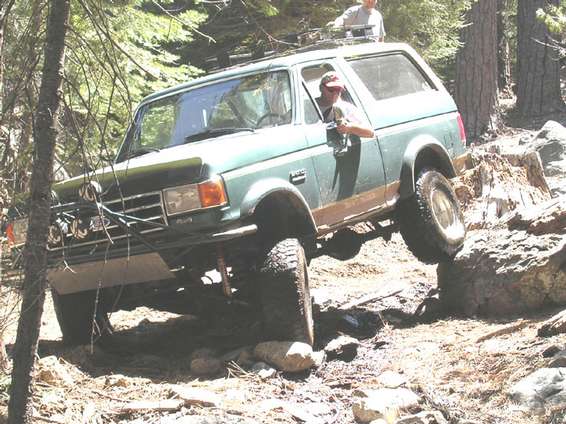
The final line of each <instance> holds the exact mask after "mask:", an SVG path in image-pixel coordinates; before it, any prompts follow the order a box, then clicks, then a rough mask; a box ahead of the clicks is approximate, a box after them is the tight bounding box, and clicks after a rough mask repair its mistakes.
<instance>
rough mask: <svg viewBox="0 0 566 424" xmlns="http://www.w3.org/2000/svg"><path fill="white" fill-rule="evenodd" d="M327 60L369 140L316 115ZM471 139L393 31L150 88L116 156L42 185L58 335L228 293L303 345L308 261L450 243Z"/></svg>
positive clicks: (424, 252) (427, 249)
mask: <svg viewBox="0 0 566 424" xmlns="http://www.w3.org/2000/svg"><path fill="white" fill-rule="evenodd" d="M328 71H335V72H337V73H338V75H339V76H340V78H341V79H342V81H344V82H345V86H346V90H345V91H344V93H343V96H342V98H343V99H344V100H346V101H349V102H351V103H353V104H354V105H356V106H357V107H358V108H359V109H360V111H361V112H362V114H363V115H364V119H367V123H368V124H369V125H371V127H372V128H373V129H375V137H373V138H359V137H356V136H350V137H349V140H346V142H344V140H343V138H342V137H341V136H340V135H339V134H338V133H337V131H336V129H335V126H333V125H332V124H329V123H325V122H323V119H322V115H321V111H320V109H319V107H318V105H317V102H316V100H315V99H316V98H317V96H319V94H320V92H319V81H320V78H321V76H322V75H323V74H325V73H326V72H328ZM465 144H466V140H465V134H464V130H463V125H462V120H461V118H460V115H459V113H458V111H457V108H456V105H455V103H454V101H453V100H452V98H451V97H450V95H449V93H448V92H447V91H446V89H445V88H444V87H443V85H442V83H441V81H440V80H439V79H438V78H437V77H436V76H435V75H434V73H433V72H432V70H431V69H430V68H429V66H427V64H426V63H425V62H424V61H423V60H422V59H421V58H420V57H419V56H418V55H417V54H416V53H415V51H414V50H413V49H411V48H410V47H408V46H407V45H404V44H392V43H375V42H370V43H361V44H359V43H358V44H349V45H346V44H345V43H343V45H337V44H336V43H334V44H333V46H332V47H330V48H329V47H326V48H324V47H320V48H313V47H310V48H308V49H304V51H301V50H298V51H294V52H293V53H292V54H289V53H287V54H285V55H280V56H277V57H271V58H267V59H262V60H259V61H256V62H254V63H249V64H245V65H240V66H234V67H232V68H229V69H224V70H222V71H219V72H215V73H211V74H209V75H207V76H204V77H202V78H198V79H195V80H192V81H190V82H188V83H186V84H182V85H179V86H176V87H172V88H170V89H167V90H164V91H161V92H158V93H155V94H152V95H151V96H149V97H147V98H146V99H144V100H143V101H142V102H141V104H140V105H139V107H138V108H137V111H136V113H135V118H134V120H133V122H132V123H131V125H130V127H129V129H128V131H127V135H126V137H125V140H124V142H123V144H122V146H121V148H120V150H119V152H118V154H117V157H116V159H115V161H114V163H113V164H112V165H111V166H109V167H107V168H104V169H101V170H97V171H96V172H93V173H90V174H88V175H86V174H85V175H82V176H79V177H75V178H72V179H70V180H67V181H64V182H61V183H58V184H56V185H55V186H54V192H55V194H54V196H55V198H56V204H55V205H54V206H53V216H52V225H51V227H50V229H49V241H48V243H49V245H48V249H49V258H50V259H49V263H50V269H49V271H48V278H49V283H50V286H51V288H52V294H53V300H54V305H55V310H56V313H57V318H58V320H59V324H60V326H61V330H62V333H63V338H64V340H65V341H66V342H69V343H84V342H88V341H90V340H92V337H93V336H96V337H98V336H102V335H107V334H109V333H110V332H111V327H110V324H109V322H108V318H107V316H108V315H107V314H108V313H109V312H111V311H115V310H118V309H132V308H135V307H137V306H140V305H149V306H153V307H157V308H163V309H169V310H174V311H183V312H191V313H195V314H201V313H204V314H206V313H211V312H214V311H220V310H221V309H219V308H217V306H218V305H221V304H226V303H232V304H234V303H236V304H238V305H248V306H250V307H257V310H258V311H260V312H261V314H262V318H263V321H262V322H263V328H264V332H265V334H266V336H268V337H269V338H271V339H279V340H298V341H304V342H306V343H310V344H312V343H313V341H314V331H313V328H314V326H313V318H312V304H311V296H310V294H309V285H308V271H307V265H308V263H309V261H310V259H311V258H314V257H317V256H320V255H330V256H333V257H336V258H338V259H341V260H345V259H349V258H352V257H353V256H355V255H356V253H357V252H358V251H359V249H360V246H361V245H362V243H363V242H364V241H366V240H369V239H372V238H376V237H388V236H390V235H391V233H392V232H393V231H396V230H399V231H400V232H401V234H402V235H403V237H404V239H405V241H406V243H407V245H408V247H409V249H411V251H412V252H413V253H414V254H415V256H416V257H417V258H419V259H420V260H422V261H424V262H427V263H436V262H439V261H444V260H448V259H450V258H451V257H452V256H453V255H454V254H455V253H456V252H457V251H458V250H459V249H460V248H461V246H462V244H463V241H464V236H465V226H464V222H463V218H462V214H461V211H460V208H459V205H458V202H457V199H456V196H455V194H454V191H453V189H452V186H451V183H450V182H449V179H450V178H452V177H454V176H456V175H457V174H458V172H459V171H460V170H461V169H462V168H463V166H464V163H465V161H464V158H465ZM337 147H340V148H337ZM362 222H365V223H367V225H363V226H355V225H356V224H358V223H362ZM354 226H355V227H354ZM360 227H363V228H365V230H364V231H361V230H360ZM20 228H21V225H20ZM20 234H21V231H20ZM93 317H94V321H93ZM93 323H94V325H93Z"/></svg>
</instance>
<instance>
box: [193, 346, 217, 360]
mask: <svg viewBox="0 0 566 424" xmlns="http://www.w3.org/2000/svg"><path fill="white" fill-rule="evenodd" d="M215 356H216V351H215V350H214V349H211V348H209V347H202V348H199V349H196V350H194V351H193V352H192V353H191V360H193V359H198V358H211V357H215Z"/></svg>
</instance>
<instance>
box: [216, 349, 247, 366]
mask: <svg viewBox="0 0 566 424" xmlns="http://www.w3.org/2000/svg"><path fill="white" fill-rule="evenodd" d="M252 358H253V346H244V347H241V348H239V349H235V350H231V351H230V352H227V353H225V354H224V355H222V356H221V357H220V359H221V360H222V361H223V362H235V363H237V364H238V365H242V362H246V361H250V360H251V359H252Z"/></svg>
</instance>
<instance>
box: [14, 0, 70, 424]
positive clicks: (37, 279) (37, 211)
mask: <svg viewBox="0 0 566 424" xmlns="http://www.w3.org/2000/svg"><path fill="white" fill-rule="evenodd" d="M69 13H70V0H51V1H50V10H49V17H48V21H47V40H46V46H45V59H44V65H43V74H42V79H41V88H40V91H39V101H38V106H37V113H36V121H35V136H34V140H35V145H34V166H33V173H32V177H31V199H30V216H29V228H28V237H27V240H26V246H25V253H24V283H23V296H22V309H21V314H20V319H19V322H18V333H17V338H16V344H15V346H14V368H13V371H12V384H11V386H10V401H9V404H8V414H9V415H8V422H9V423H10V424H20V423H30V422H31V420H32V417H31V403H30V400H31V396H30V395H31V378H32V371H33V366H34V361H35V356H36V353H37V343H38V339H39V328H40V325H41V314H42V312H43V303H44V301H45V289H46V286H47V278H46V277H47V276H46V265H47V248H46V246H47V228H48V226H49V217H50V206H51V194H50V186H51V182H52V180H53V156H54V151H55V142H56V137H57V128H56V126H57V115H58V112H59V105H60V103H61V96H62V93H61V85H62V80H63V66H64V60H65V37H66V34H67V25H68V21H69Z"/></svg>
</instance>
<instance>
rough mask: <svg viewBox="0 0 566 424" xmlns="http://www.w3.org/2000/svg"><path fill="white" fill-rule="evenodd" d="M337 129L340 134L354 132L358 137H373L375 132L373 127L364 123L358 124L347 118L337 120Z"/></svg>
mask: <svg viewBox="0 0 566 424" xmlns="http://www.w3.org/2000/svg"><path fill="white" fill-rule="evenodd" d="M336 131H338V132H339V133H340V134H354V135H357V136H358V137H373V136H374V132H373V130H372V129H371V128H369V127H366V126H364V125H357V124H356V123H354V122H350V121H348V120H347V119H340V120H338V121H336Z"/></svg>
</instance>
